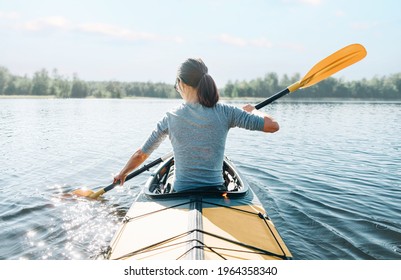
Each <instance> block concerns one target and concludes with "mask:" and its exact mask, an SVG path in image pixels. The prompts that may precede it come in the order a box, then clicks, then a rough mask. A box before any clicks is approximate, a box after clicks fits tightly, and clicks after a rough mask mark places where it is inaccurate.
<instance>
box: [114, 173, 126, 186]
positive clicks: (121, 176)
mask: <svg viewBox="0 0 401 280" xmlns="http://www.w3.org/2000/svg"><path fill="white" fill-rule="evenodd" d="M125 178H127V175H125V174H122V173H118V174H117V175H116V176H114V180H113V184H117V183H118V182H119V181H120V186H122V185H124V182H125Z"/></svg>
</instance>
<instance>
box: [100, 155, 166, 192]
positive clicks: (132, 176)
mask: <svg viewBox="0 0 401 280" xmlns="http://www.w3.org/2000/svg"><path fill="white" fill-rule="evenodd" d="M162 161H163V159H162V158H158V159H156V160H155V161H152V162H151V163H149V164H148V165H146V164H145V165H144V166H142V167H141V168H139V169H137V170H135V171H134V172H132V173H130V174H128V176H127V177H126V178H125V181H128V180H130V179H132V178H134V177H136V176H138V175H139V174H141V173H143V172H145V171H148V170H149V169H150V168H152V167H153V166H155V165H157V164H159V163H161V162H162ZM118 184H120V181H117V182H116V183H113V184H111V185H109V186H107V187H105V188H104V192H108V191H110V190H112V189H114V187H115V186H117V185H118Z"/></svg>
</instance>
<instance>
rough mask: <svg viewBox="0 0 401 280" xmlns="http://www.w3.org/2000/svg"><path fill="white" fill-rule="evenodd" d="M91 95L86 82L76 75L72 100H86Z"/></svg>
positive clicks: (72, 88)
mask: <svg viewBox="0 0 401 280" xmlns="http://www.w3.org/2000/svg"><path fill="white" fill-rule="evenodd" d="M88 94H89V86H88V84H87V83H86V82H85V81H82V80H80V79H79V78H78V75H77V74H74V78H73V81H72V87H71V95H70V97H71V98H85V97H87V96H88Z"/></svg>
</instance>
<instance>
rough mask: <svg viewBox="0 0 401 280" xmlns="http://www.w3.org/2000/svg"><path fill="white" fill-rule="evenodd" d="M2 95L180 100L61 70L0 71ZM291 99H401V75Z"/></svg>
mask: <svg viewBox="0 0 401 280" xmlns="http://www.w3.org/2000/svg"><path fill="white" fill-rule="evenodd" d="M300 78H301V76H300V75H299V74H294V75H293V76H291V77H289V76H288V75H283V76H282V77H279V76H278V75H277V74H276V73H274V72H273V73H267V74H266V75H265V76H264V77H262V78H257V79H253V80H250V81H235V82H232V81H229V82H227V84H226V85H225V86H224V87H223V88H221V89H220V95H221V96H223V97H228V98H243V97H256V98H259V97H260V98H265V97H268V96H271V95H273V94H275V93H276V92H278V91H281V90H282V89H284V88H286V87H288V86H289V85H291V84H293V83H294V82H296V81H298V80H300ZM0 95H21V96H25V95H32V96H48V95H50V96H55V97H57V98H87V97H95V98H124V97H157V98H178V97H179V94H178V93H177V92H176V91H175V90H174V87H173V85H172V84H167V83H152V82H119V81H103V82H98V81H84V80H82V79H80V78H79V77H78V75H77V74H74V75H73V77H72V79H70V78H68V77H65V76H62V75H60V74H59V72H58V70H57V69H54V70H53V71H52V72H51V73H49V72H48V71H47V70H46V69H41V70H39V71H37V72H35V73H34V74H33V77H32V78H30V77H28V76H27V75H25V76H18V75H13V74H11V73H10V72H9V70H8V69H7V68H5V67H0ZM288 98H294V99H304V98H341V99H346V98H360V99H383V100H400V99H401V73H397V74H393V75H390V76H383V77H374V78H372V79H362V80H357V81H345V80H342V79H336V78H332V77H330V78H328V79H326V80H324V81H322V82H320V83H318V84H316V85H314V86H312V87H309V88H306V89H304V90H300V91H298V92H297V93H296V94H292V95H289V96H288Z"/></svg>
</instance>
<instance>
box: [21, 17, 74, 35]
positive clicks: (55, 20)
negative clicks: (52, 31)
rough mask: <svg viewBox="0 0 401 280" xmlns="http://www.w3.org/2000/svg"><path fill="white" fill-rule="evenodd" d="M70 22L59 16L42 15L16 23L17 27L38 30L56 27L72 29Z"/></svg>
mask: <svg viewBox="0 0 401 280" xmlns="http://www.w3.org/2000/svg"><path fill="white" fill-rule="evenodd" d="M72 27H73V26H72V24H71V23H70V22H69V21H68V20H67V19H65V18H64V17H60V16H52V17H44V18H40V19H36V20H32V21H27V22H24V23H22V24H20V25H18V28H19V29H23V30H28V31H39V30H43V29H49V28H56V29H64V30H68V29H72Z"/></svg>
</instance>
